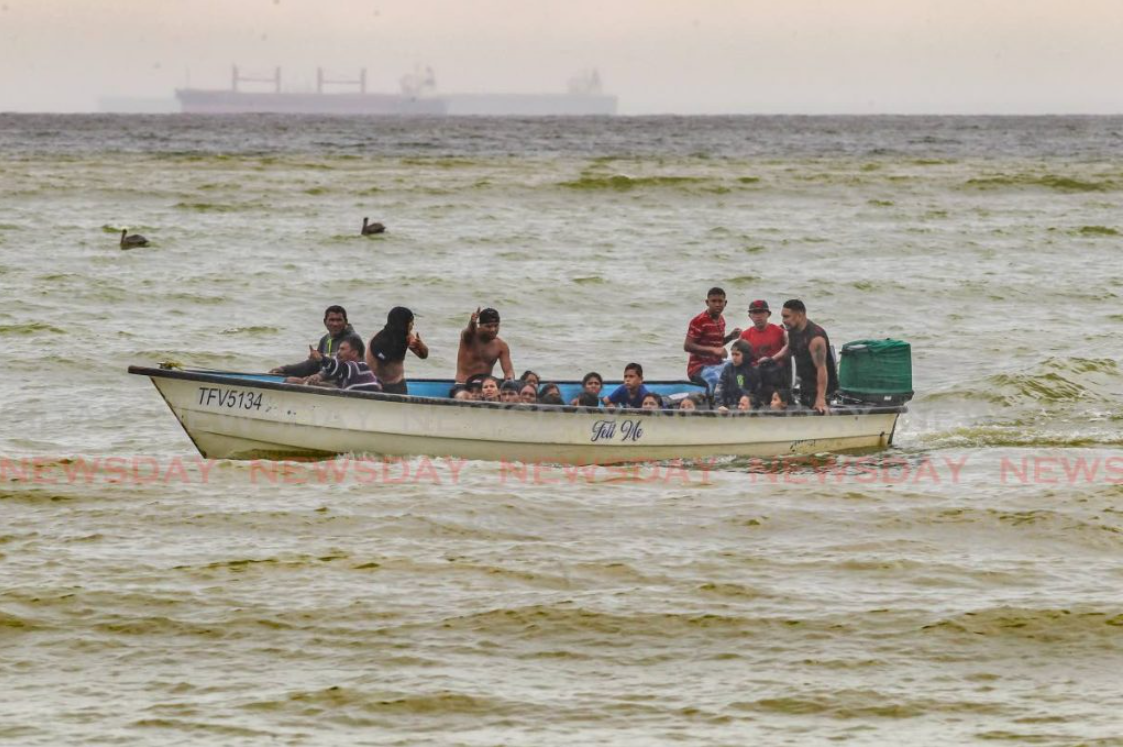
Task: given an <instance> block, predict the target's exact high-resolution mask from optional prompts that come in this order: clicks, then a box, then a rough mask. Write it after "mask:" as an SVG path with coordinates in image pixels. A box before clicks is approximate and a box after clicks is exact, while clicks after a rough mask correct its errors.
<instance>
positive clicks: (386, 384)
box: [366, 306, 429, 394]
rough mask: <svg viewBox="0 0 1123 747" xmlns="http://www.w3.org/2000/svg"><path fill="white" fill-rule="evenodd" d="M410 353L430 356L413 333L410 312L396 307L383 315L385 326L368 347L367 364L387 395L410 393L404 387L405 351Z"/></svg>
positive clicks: (417, 336)
mask: <svg viewBox="0 0 1123 747" xmlns="http://www.w3.org/2000/svg"><path fill="white" fill-rule="evenodd" d="M407 350H412V351H413V354H414V355H416V356H417V357H418V358H420V359H422V360H425V359H426V358H428V357H429V348H428V346H426V345H425V343H423V342H422V341H421V335H419V334H417V333H416V332H414V331H413V312H412V311H410V310H409V309H407V308H406V307H404V306H395V307H394V308H392V309H390V313H389V314H387V315H386V326H385V327H383V328H382V330H381V331H380V332H379V333H378V334H376V335H375V336H374V337H372V338H370V345H368V346H367V356H366V357H367V365H369V366H370V367H371V370H372V371H374V372H375V375H377V376H378V379H379V381H381V382H382V391H383V392H385V393H387V394H409V387H408V386H407V384H406V367H405V357H406V351H407Z"/></svg>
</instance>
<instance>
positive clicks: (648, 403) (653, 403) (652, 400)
mask: <svg viewBox="0 0 1123 747" xmlns="http://www.w3.org/2000/svg"><path fill="white" fill-rule="evenodd" d="M640 407H641V408H642V409H644V410H662V409H663V398H662V397H660V396H659V395H658V394H655V393H654V392H648V393H647V394H645V395H643V403H642V404H641V405H640Z"/></svg>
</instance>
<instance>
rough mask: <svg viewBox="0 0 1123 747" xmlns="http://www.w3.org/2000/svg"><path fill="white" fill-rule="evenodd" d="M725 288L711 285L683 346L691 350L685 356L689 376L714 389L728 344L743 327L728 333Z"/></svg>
mask: <svg viewBox="0 0 1123 747" xmlns="http://www.w3.org/2000/svg"><path fill="white" fill-rule="evenodd" d="M725 304H726V299H725V291H724V290H722V289H721V288H710V290H709V291H708V292H707V293H706V310H705V311H703V312H702V313H701V314H699V315H698V316H696V317H694V318H693V319H691V320H690V326H689V327H687V328H686V340H685V341H684V342H683V344H682V349H683V350H685V351H686V352H687V353H690V357H689V358H687V360H686V376H687V378H689V379H691V380H695V381H697V380H702V381H704V382H705V383H706V385H707V386H708V387H709V389H710V391H711V392H712V391H713V390H714V388H715V387H716V386H717V382H718V379H720V378H721V369H722V368H723V367H724V366H725V359H726V358H727V357H729V351H727V350H726V349H725V346H726V345H727V344H728V343H729V342H730V341H731V340H736V339H737V338H738V337H740V336H741V328H740V327H738V328H737V329H735V330H733V331H732V332H730V333H729V334H728V335H727V334H725V317H724V316H722V315H721V312H723V311H724V310H725Z"/></svg>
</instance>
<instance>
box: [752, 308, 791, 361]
mask: <svg viewBox="0 0 1123 747" xmlns="http://www.w3.org/2000/svg"><path fill="white" fill-rule="evenodd" d="M771 316H772V310H771V309H769V308H768V302H767V301H761V300H757V301H753V302H752V303H751V304H749V319H751V320H752V322H753V326H751V327H749V328H748V329H746V330H745V331H744V332H742V333H741V339H742V340H744V341H745V342H747V343H749V344H750V345H752V346H753V365H754V366H759V365H760V362H761V361H762V360H764V359H765V358H771V359H772V360H773V361H775V362H776V363H783V362H784V361H785V360H786V359H787V357H788V333H787V332H785V331H784V328H783V327H781V326H780V325H779V324H769V322H768V318H769V317H771Z"/></svg>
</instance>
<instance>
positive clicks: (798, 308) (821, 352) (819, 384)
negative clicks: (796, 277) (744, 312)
mask: <svg viewBox="0 0 1123 747" xmlns="http://www.w3.org/2000/svg"><path fill="white" fill-rule="evenodd" d="M780 314H781V316H783V318H784V326H785V327H787V329H788V340H789V345H790V346H791V354H792V360H794V361H795V372H796V375H797V376H798V377H799V400H800V402H801V403H802V404H803V406H804V407H810V408H812V409H814V410H817V411H818V412H821V413H822V414H824V415H825V414H827V412H829V410H828V409H827V397H829V396H830V395H831V394H833V393H834V392H835V390H836V389H838V373H837V372H836V371H835V366H834V356H833V355H831V341H830V339H829V338H828V337H827V332H826V330H824V329H823V328H822V327H820V326H819V325H818V324H815V322H813V321H811V320H810V319H808V318H807V307H806V306H805V305H804V304H803V301H800V300H799V299H797V298H793V299H791V300H790V301H785V302H784V308H783V309H782V310H781V312H780Z"/></svg>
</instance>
